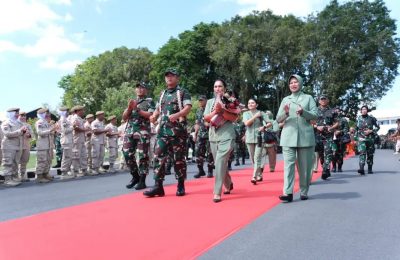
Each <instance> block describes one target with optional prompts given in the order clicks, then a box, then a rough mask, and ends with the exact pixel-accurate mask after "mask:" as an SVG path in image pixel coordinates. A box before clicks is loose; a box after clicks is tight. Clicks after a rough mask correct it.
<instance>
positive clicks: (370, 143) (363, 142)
mask: <svg viewBox="0 0 400 260" xmlns="http://www.w3.org/2000/svg"><path fill="white" fill-rule="evenodd" d="M379 129H380V127H379V125H378V124H377V120H376V118H375V117H373V116H370V115H368V106H365V105H364V106H362V107H361V116H359V117H358V118H357V124H356V134H355V140H356V141H357V148H358V149H357V150H358V152H359V154H360V156H359V159H360V162H359V163H360V169H358V173H359V174H360V175H365V172H364V166H365V161H367V165H368V173H369V174H372V173H373V172H372V165H373V164H374V152H375V136H376V135H377V132H378V131H379Z"/></svg>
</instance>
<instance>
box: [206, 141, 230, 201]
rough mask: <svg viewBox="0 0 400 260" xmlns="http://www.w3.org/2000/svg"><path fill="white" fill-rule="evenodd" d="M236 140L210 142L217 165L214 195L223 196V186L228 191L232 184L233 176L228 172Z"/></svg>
mask: <svg viewBox="0 0 400 260" xmlns="http://www.w3.org/2000/svg"><path fill="white" fill-rule="evenodd" d="M234 143H235V140H234V139H227V140H223V141H215V142H214V141H213V142H212V141H210V147H211V153H212V154H213V157H214V165H215V172H214V173H215V182H214V194H215V195H221V193H222V184H224V186H225V188H226V189H229V188H230V186H231V183H232V180H231V176H230V175H229V170H228V160H229V156H230V155H231V152H232V150H233V145H234Z"/></svg>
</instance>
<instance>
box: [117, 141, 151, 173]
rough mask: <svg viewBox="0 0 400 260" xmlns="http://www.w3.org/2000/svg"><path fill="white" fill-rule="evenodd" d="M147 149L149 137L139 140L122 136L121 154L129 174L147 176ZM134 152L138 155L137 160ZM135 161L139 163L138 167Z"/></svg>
mask: <svg viewBox="0 0 400 260" xmlns="http://www.w3.org/2000/svg"><path fill="white" fill-rule="evenodd" d="M149 148H150V139H149V136H140V137H139V138H133V137H132V136H127V135H125V136H124V142H123V145H122V153H123V155H124V158H125V162H126V165H127V166H128V167H129V170H130V172H131V174H133V173H137V174H140V175H147V174H148V173H149ZM136 150H137V153H138V154H137V160H136ZM137 161H139V166H138V163H137Z"/></svg>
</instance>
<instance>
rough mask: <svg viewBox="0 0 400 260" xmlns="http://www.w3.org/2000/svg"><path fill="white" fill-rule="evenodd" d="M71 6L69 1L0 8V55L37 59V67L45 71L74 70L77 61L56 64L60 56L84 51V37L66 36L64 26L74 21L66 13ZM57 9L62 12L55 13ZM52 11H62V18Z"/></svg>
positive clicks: (30, 1)
mask: <svg viewBox="0 0 400 260" xmlns="http://www.w3.org/2000/svg"><path fill="white" fill-rule="evenodd" d="M71 4H72V3H71V0H13V1H7V4H0V36H1V38H2V40H0V54H1V53H6V52H13V53H17V54H21V55H23V56H25V57H28V58H39V59H40V60H41V61H40V62H39V67H40V68H44V69H58V70H71V69H73V68H75V66H76V64H77V63H79V62H80V61H76V60H72V61H69V60H67V61H64V62H60V61H59V60H61V57H62V56H63V55H68V54H74V53H82V52H84V51H85V50H84V49H83V48H82V47H81V44H82V43H83V42H84V34H74V33H72V34H70V35H68V34H66V32H65V29H64V26H63V24H65V23H68V22H70V21H72V20H73V16H72V15H71V14H70V13H69V12H66V11H65V9H66V8H68V6H70V5H71ZM60 5H62V6H64V8H62V9H60V8H57V9H55V6H60ZM55 10H64V11H63V12H64V15H60V14H59V12H61V11H59V12H56V11H55ZM15 36H17V37H15ZM16 39H18V40H16ZM27 39H29V40H27Z"/></svg>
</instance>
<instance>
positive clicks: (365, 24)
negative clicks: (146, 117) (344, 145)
mask: <svg viewBox="0 0 400 260" xmlns="http://www.w3.org/2000/svg"><path fill="white" fill-rule="evenodd" d="M399 55H400V42H399V39H398V38H396V25H395V20H393V19H392V18H391V17H390V11H389V10H388V9H387V7H386V6H385V4H384V2H383V1H382V0H375V1H372V2H370V1H367V0H359V1H351V2H348V3H344V4H339V3H338V1H337V0H333V1H331V2H330V3H329V4H328V5H327V6H326V7H325V8H324V10H322V11H321V12H320V13H316V14H312V15H310V16H308V17H307V18H298V17H295V16H292V15H289V16H279V15H275V14H273V13H272V12H271V11H264V12H253V13H251V14H249V15H247V16H244V17H241V16H235V17H233V18H232V19H231V20H229V21H225V22H223V23H222V24H216V23H211V24H205V23H200V24H198V25H196V26H194V27H193V29H192V30H187V31H184V32H182V33H181V34H180V35H179V36H178V37H177V38H171V39H169V40H168V42H167V43H166V44H165V45H164V46H162V47H161V48H160V50H159V51H158V52H157V53H156V54H153V53H151V52H150V51H149V50H148V49H146V48H141V49H128V48H126V47H119V48H116V49H114V50H112V51H107V52H105V53H102V54H100V55H99V56H93V57H89V58H88V59H87V60H86V61H85V62H83V63H82V64H81V65H79V66H78V67H77V68H76V69H75V71H74V73H72V74H71V75H66V76H64V77H63V78H62V79H61V80H60V82H59V87H61V88H63V89H64V90H65V93H64V97H63V103H64V104H65V105H67V106H72V105H75V104H78V103H79V104H83V105H85V106H86V107H87V108H88V110H89V111H92V112H94V111H96V110H105V111H106V112H110V113H111V112H112V113H115V114H117V116H118V117H119V118H120V117H121V115H120V114H118V113H120V112H122V110H123V108H124V107H125V106H126V102H127V99H128V98H129V96H131V94H130V93H131V90H132V86H131V85H130V84H132V82H134V81H144V82H146V83H147V84H149V85H150V86H151V89H152V93H151V94H152V95H154V96H156V98H155V99H156V100H157V99H158V94H159V93H160V91H161V90H162V89H163V88H164V87H165V83H164V72H165V69H166V68H168V67H176V68H177V69H178V70H179V71H180V73H181V85H183V86H184V87H186V88H187V89H189V92H190V93H191V94H192V96H193V97H196V96H197V95H199V94H207V95H208V97H211V96H212V92H213V88H212V86H213V81H214V80H215V79H216V78H223V79H225V80H226V81H227V82H228V84H229V87H230V88H232V89H235V90H236V91H237V92H238V93H240V98H241V101H242V102H243V103H247V100H248V99H249V98H250V97H256V98H257V99H258V100H259V103H260V108H261V109H269V110H271V111H272V112H273V113H274V114H275V113H276V112H277V110H278V107H279V104H280V102H281V100H282V99H283V98H284V97H285V96H287V95H288V94H289V89H288V83H287V80H288V77H289V76H290V75H291V74H293V73H297V74H300V75H301V76H303V77H304V82H305V87H304V91H305V92H307V93H309V94H311V95H313V96H315V97H317V96H318V95H319V94H320V93H321V92H322V91H324V92H326V93H327V94H328V95H329V97H330V99H331V104H332V105H334V106H336V105H337V106H341V107H343V108H344V110H345V111H346V112H347V113H348V115H349V117H350V118H354V117H355V115H356V113H357V110H358V108H359V107H360V105H361V104H367V105H374V102H376V101H377V100H379V99H380V98H382V97H383V96H384V95H385V94H386V93H387V91H388V90H389V89H390V88H391V87H392V84H393V82H394V79H395V77H396V76H397V75H398V71H397V68H398V65H399ZM120 106H122V107H121V108H119V107H120ZM192 113H194V111H192ZM189 118H193V115H192V116H190V117H189Z"/></svg>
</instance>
